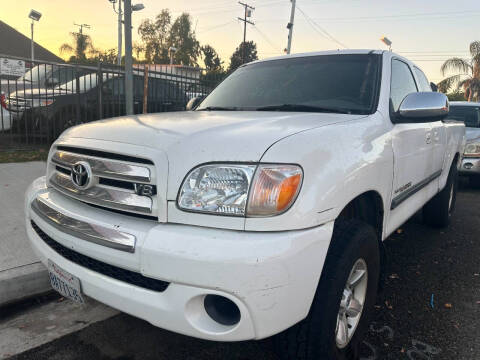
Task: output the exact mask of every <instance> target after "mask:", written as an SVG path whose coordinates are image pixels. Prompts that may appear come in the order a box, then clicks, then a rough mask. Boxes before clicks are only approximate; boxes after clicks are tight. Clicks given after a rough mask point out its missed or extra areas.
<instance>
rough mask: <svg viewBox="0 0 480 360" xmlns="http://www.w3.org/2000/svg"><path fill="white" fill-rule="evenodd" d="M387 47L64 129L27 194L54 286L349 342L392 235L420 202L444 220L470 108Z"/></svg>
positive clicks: (241, 331)
mask: <svg viewBox="0 0 480 360" xmlns="http://www.w3.org/2000/svg"><path fill="white" fill-rule="evenodd" d="M448 111H449V104H448V100H447V98H446V97H445V96H444V95H443V94H440V93H436V92H432V91H431V88H430V85H429V83H428V80H427V78H426V77H425V75H424V74H423V73H422V71H421V70H420V69H419V68H418V67H416V66H415V65H414V64H412V63H411V62H410V61H408V60H407V59H404V58H403V57H401V56H398V55H396V54H394V53H391V52H384V51H374V50H372V51H368V50H357V51H352V50H348V51H332V52H318V53H308V54H298V55H291V56H284V57H278V58H273V59H268V60H262V61H256V62H253V63H250V64H247V65H244V66H242V67H240V68H239V69H238V70H237V71H235V72H234V73H233V74H232V75H230V76H229V77H228V78H227V79H226V80H225V81H223V82H222V83H221V84H220V85H219V86H218V87H217V88H216V89H215V90H214V91H213V92H212V93H211V94H210V95H209V96H207V97H206V98H205V99H204V100H203V101H202V102H201V103H200V104H199V105H198V106H197V107H196V108H195V109H194V110H192V111H187V112H175V113H163V114H150V115H138V116H125V117H120V118H114V119H110V120H104V121H99V122H93V123H89V124H84V125H81V126H77V127H73V128H71V129H69V130H67V131H65V132H64V133H63V134H62V135H61V136H60V138H59V139H58V140H57V141H56V142H55V143H54V144H53V146H52V148H51V150H50V153H49V157H48V164H47V173H46V177H42V178H39V179H37V180H36V181H35V182H34V183H33V184H32V185H31V186H30V188H29V189H28V191H27V193H26V202H25V210H26V227H27V233H28V237H29V239H30V241H31V243H32V246H33V248H34V250H35V251H36V253H37V254H38V256H39V257H40V258H41V260H42V262H43V263H44V264H45V265H47V266H48V269H49V273H50V279H51V282H52V286H53V287H54V288H55V289H56V290H58V291H59V292H61V293H62V294H64V295H65V296H68V297H70V298H73V299H74V300H76V301H79V302H83V301H85V297H91V298H94V299H97V300H99V301H101V302H103V303H105V304H108V305H110V306H112V307H114V308H117V309H119V310H121V311H124V312H126V313H129V314H132V315H134V316H137V317H139V318H142V319H145V320H147V321H149V322H150V323H152V324H154V325H156V326H159V327H161V328H165V329H168V330H171V331H174V332H178V333H182V334H186V335H189V336H194V337H197V338H202V339H209V340H216V341H239V340H247V339H262V338H266V337H269V336H272V335H276V334H277V336H276V337H275V339H276V340H275V343H276V344H277V346H278V349H279V353H280V355H281V356H282V357H283V358H287V359H312V360H313V359H335V358H339V359H350V358H354V357H355V356H356V352H357V349H358V346H359V344H360V343H361V342H362V338H363V337H364V335H365V332H366V329H367V327H368V324H369V317H370V315H371V309H372V307H373V305H374V303H375V299H376V293H377V288H378V284H379V281H380V279H381V277H382V276H381V275H382V269H383V268H384V265H385V261H386V259H385V256H384V251H383V247H382V243H383V242H382V241H383V240H385V239H386V238H387V237H388V236H389V235H390V234H391V233H392V232H393V231H395V230H396V229H397V228H398V227H399V226H400V225H402V224H403V223H404V222H405V221H406V220H408V218H410V217H411V216H412V215H413V214H415V213H416V212H417V211H418V210H420V209H422V208H423V217H424V220H425V222H426V223H428V224H431V225H434V226H446V225H448V223H449V219H450V216H451V214H452V211H453V210H454V206H455V198H456V187H457V170H458V166H459V164H460V163H461V160H462V154H463V147H464V143H465V128H464V125H463V124H461V123H458V122H446V121H445V120H444V118H445V117H446V116H447V114H448Z"/></svg>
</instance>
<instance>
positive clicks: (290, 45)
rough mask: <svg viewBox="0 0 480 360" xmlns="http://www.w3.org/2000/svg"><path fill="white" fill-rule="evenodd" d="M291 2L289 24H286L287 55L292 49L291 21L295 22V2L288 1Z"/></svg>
mask: <svg viewBox="0 0 480 360" xmlns="http://www.w3.org/2000/svg"><path fill="white" fill-rule="evenodd" d="M290 1H291V2H292V10H291V12H290V22H289V23H288V24H287V29H288V44H287V54H290V50H291V49H292V36H293V21H294V20H295V7H296V2H297V1H296V0H290Z"/></svg>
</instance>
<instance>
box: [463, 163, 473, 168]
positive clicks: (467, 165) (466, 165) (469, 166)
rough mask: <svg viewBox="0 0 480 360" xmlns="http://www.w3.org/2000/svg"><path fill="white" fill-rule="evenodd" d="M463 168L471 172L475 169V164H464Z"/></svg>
mask: <svg viewBox="0 0 480 360" xmlns="http://www.w3.org/2000/svg"><path fill="white" fill-rule="evenodd" d="M463 167H464V168H465V169H467V170H470V169H471V168H472V167H473V164H472V163H465V164H463Z"/></svg>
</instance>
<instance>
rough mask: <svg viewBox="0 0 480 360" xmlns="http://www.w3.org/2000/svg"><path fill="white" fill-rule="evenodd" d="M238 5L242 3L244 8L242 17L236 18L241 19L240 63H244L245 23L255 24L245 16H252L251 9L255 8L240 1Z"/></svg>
mask: <svg viewBox="0 0 480 360" xmlns="http://www.w3.org/2000/svg"><path fill="white" fill-rule="evenodd" d="M238 3H239V4H240V5H242V6H243V7H244V8H245V13H244V15H243V19H242V18H241V17H239V18H237V19H238V20H240V21H243V43H242V45H243V52H242V64H245V56H246V46H245V42H246V41H247V23H249V24H250V25H255V23H253V22H252V21H249V20H247V17H251V16H252V10H255V8H254V7H253V6H250V5H248V4H245V3H243V2H241V1H239V2H238Z"/></svg>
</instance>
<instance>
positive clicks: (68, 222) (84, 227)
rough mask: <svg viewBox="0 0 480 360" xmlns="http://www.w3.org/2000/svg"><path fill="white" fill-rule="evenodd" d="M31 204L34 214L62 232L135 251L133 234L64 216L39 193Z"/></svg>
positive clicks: (122, 249) (116, 247) (112, 246)
mask: <svg viewBox="0 0 480 360" xmlns="http://www.w3.org/2000/svg"><path fill="white" fill-rule="evenodd" d="M31 206H32V210H33V211H34V212H35V214H37V215H38V216H40V217H41V218H42V219H43V220H45V221H46V222H48V223H49V224H50V225H52V226H54V227H55V228H57V229H58V230H60V231H62V232H64V233H67V234H70V235H72V236H75V237H76V238H79V239H82V240H85V241H89V242H92V243H95V244H98V245H103V246H107V247H110V248H113V249H117V250H121V251H127V252H130V253H133V252H135V243H136V238H135V236H133V235H131V234H127V233H125V232H121V231H117V230H114V229H109V228H106V227H103V226H99V225H91V224H89V223H86V222H84V221H80V220H77V219H74V218H72V217H69V216H66V215H64V214H62V213H60V212H58V211H57V210H55V209H53V208H51V207H50V206H49V205H48V203H47V201H45V199H44V198H43V196H42V195H41V194H40V195H38V196H37V197H36V198H35V199H34V200H33V202H32V205H31Z"/></svg>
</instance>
